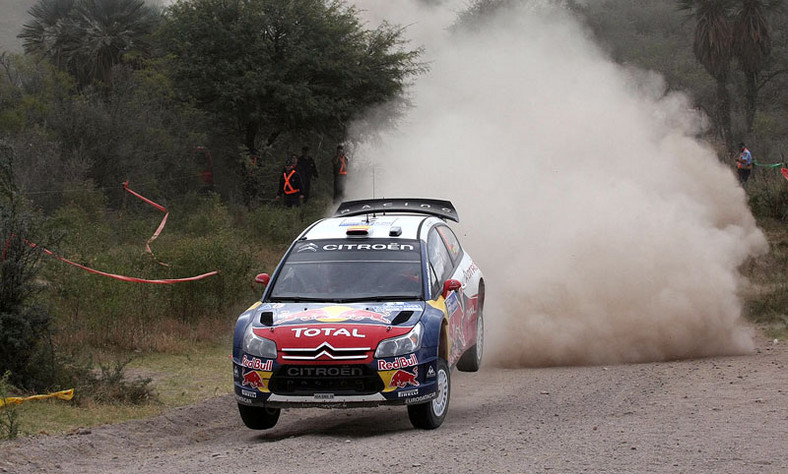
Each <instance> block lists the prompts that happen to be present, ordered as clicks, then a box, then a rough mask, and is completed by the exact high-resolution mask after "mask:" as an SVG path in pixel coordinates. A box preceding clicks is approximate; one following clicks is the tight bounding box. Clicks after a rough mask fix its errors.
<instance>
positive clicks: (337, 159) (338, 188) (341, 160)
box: [331, 145, 350, 202]
mask: <svg viewBox="0 0 788 474" xmlns="http://www.w3.org/2000/svg"><path fill="white" fill-rule="evenodd" d="M349 163H350V159H349V158H348V157H347V155H345V148H344V147H343V146H342V145H339V146H337V154H336V155H335V156H334V158H332V159H331V164H332V165H333V167H334V202H339V201H341V200H342V198H343V197H344V196H345V181H346V180H347V169H348V165H349Z"/></svg>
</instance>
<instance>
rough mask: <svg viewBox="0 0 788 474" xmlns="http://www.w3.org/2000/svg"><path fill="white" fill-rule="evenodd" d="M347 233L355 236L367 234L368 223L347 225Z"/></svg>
mask: <svg viewBox="0 0 788 474" xmlns="http://www.w3.org/2000/svg"><path fill="white" fill-rule="evenodd" d="M346 234H347V235H350V236H355V237H365V236H367V235H369V226H368V225H356V226H353V227H348V229H347V232H346Z"/></svg>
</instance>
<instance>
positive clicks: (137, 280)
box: [25, 241, 219, 285]
mask: <svg viewBox="0 0 788 474" xmlns="http://www.w3.org/2000/svg"><path fill="white" fill-rule="evenodd" d="M25 243H26V244H27V245H29V246H30V247H32V248H34V249H35V248H37V249H41V251H42V252H44V253H45V254H47V255H51V256H53V257H55V258H56V259H58V260H60V261H61V262H65V263H67V264H69V265H73V266H75V267H77V268H81V269H83V270H85V271H86V272H90V273H95V274H96V275H101V276H105V277H109V278H114V279H116V280H121V281H130V282H134V283H152V284H156V285H171V284H173V283H183V282H186V281H197V280H202V279H203V278H208V277H210V276H214V275H217V274H218V273H219V271H218V270H214V271H212V272H208V273H203V274H202V275H197V276H193V277H187V278H168V279H163V280H145V279H143V278H134V277H128V276H124V275H116V274H114V273H107V272H102V271H99V270H94V269H92V268H88V267H86V266H84V265H80V264H78V263H76V262H72V261H71V260H68V259H66V258H63V257H61V256H60V255H58V254H56V253H54V252H52V251H51V250H48V249H45V248H44V247H39V246H38V245H36V244H34V243H33V242H28V241H25Z"/></svg>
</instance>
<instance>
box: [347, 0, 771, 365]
mask: <svg viewBox="0 0 788 474" xmlns="http://www.w3.org/2000/svg"><path fill="white" fill-rule="evenodd" d="M435 3H437V6H435ZM356 5H357V7H358V8H359V9H360V10H361V14H362V15H363V17H364V19H365V20H366V21H367V24H368V25H369V26H370V27H375V26H377V25H378V24H380V22H381V21H383V20H387V21H389V22H392V23H396V24H401V25H406V26H407V30H406V31H407V34H408V35H409V37H410V38H411V41H412V42H411V46H413V47H416V46H419V45H422V46H424V48H425V56H424V57H425V59H426V60H427V61H428V62H429V66H430V72H429V73H428V74H426V75H424V76H422V77H420V78H418V79H417V80H416V81H415V83H414V84H413V86H412V87H411V88H410V89H409V91H408V96H409V98H410V99H411V101H412V103H413V108H412V109H411V110H410V111H409V112H408V114H407V116H406V117H404V118H403V119H402V120H401V123H400V124H399V126H398V127H397V129H396V130H390V131H388V132H385V133H384V134H383V136H382V138H381V139H380V140H376V141H368V142H364V141H362V142H360V143H357V144H356V145H355V146H354V148H353V155H352V157H351V163H352V165H353V168H354V169H353V174H352V175H351V182H350V185H349V188H350V189H352V190H354V191H353V194H354V195H352V196H350V197H351V198H369V197H373V196H375V197H413V196H419V197H433V198H443V199H448V200H450V201H452V202H453V203H454V204H455V206H456V207H457V209H458V211H459V215H460V220H461V224H460V225H459V226H455V230H457V232H458V234H459V235H460V236H461V240H462V241H463V242H464V243H465V246H466V249H467V250H468V251H469V253H470V254H471V255H472V256H473V258H474V259H475V260H476V261H477V262H478V264H479V266H480V267H481V269H482V271H483V273H484V275H485V281H486V287H487V295H486V304H485V308H484V317H485V322H486V324H487V328H488V331H487V333H486V335H487V339H486V345H485V346H486V347H485V351H486V354H487V355H486V361H487V363H493V364H496V365H499V366H506V367H534V366H548V365H588V364H615V363H630V362H645V361H660V360H674V359H683V358H691V357H703V356H711V355H720V354H747V353H750V352H751V351H752V350H753V347H754V342H753V332H752V329H751V328H750V327H748V326H747V324H746V323H745V322H744V320H743V318H742V302H741V299H740V297H739V294H740V292H741V290H742V289H743V288H744V285H746V281H745V280H744V279H743V278H742V277H741V275H740V273H739V271H738V268H739V266H740V265H741V264H742V263H743V262H744V261H746V260H747V259H748V258H750V257H751V256H756V255H760V254H762V253H764V252H766V251H767V250H768V248H767V243H766V240H765V238H764V236H763V234H762V232H761V231H760V230H759V229H758V228H757V226H756V224H755V220H754V218H753V216H752V214H751V213H750V211H749V209H748V207H747V204H746V199H745V193H744V191H743V190H742V189H741V187H740V186H739V185H738V184H737V181H736V179H735V177H734V174H733V170H732V167H731V166H730V165H727V164H722V163H720V162H719V161H718V159H717V157H716V156H715V154H714V152H713V150H712V149H711V147H710V146H709V145H708V144H707V143H705V142H704V141H703V140H702V139H700V138H698V137H699V136H701V134H702V131H703V127H704V124H705V123H707V122H708V121H707V120H705V118H704V117H702V116H700V115H698V112H697V111H695V110H693V108H692V106H691V101H690V100H689V98H688V97H686V96H685V95H683V94H680V93H666V88H665V85H664V82H663V81H662V79H661V78H660V76H659V75H658V74H656V73H654V72H649V71H642V70H636V69H632V68H630V67H623V66H621V65H618V64H615V63H614V62H613V61H612V60H611V59H610V58H609V57H607V56H606V54H605V53H604V52H603V50H602V49H601V48H599V47H598V46H597V45H596V44H595V43H594V41H593V38H592V36H591V34H590V33H589V32H588V31H586V30H585V29H584V28H583V27H582V26H581V24H580V23H579V22H578V21H576V20H575V19H573V18H572V16H571V15H570V14H569V13H568V12H567V11H566V10H564V9H562V8H561V7H560V5H559V6H556V5H555V3H550V2H547V1H530V2H522V3H521V5H522V6H521V7H520V8H517V9H513V10H507V11H505V12H502V14H501V15H499V16H498V17H496V18H491V19H489V20H488V21H486V22H485V23H483V24H481V25H479V27H478V28H475V29H474V30H473V31H468V30H460V31H457V30H454V31H451V30H449V29H448V27H449V26H451V25H452V24H453V23H454V22H455V21H456V19H457V13H458V12H460V11H462V10H463V9H464V8H465V7H467V5H468V2H466V1H465V0H460V1H455V0H446V1H443V2H434V3H433V6H425V4H424V2H419V1H417V0H398V1H397V2H391V1H385V0H358V1H357V2H356ZM378 113H379V112H378ZM370 116H371V117H374V116H375V114H374V113H372V114H370ZM368 125H369V121H366V120H365V121H359V123H358V124H357V125H356V128H354V131H353V135H354V136H357V137H364V136H366V135H367V134H366V133H365V132H366V130H365V127H367V126H368Z"/></svg>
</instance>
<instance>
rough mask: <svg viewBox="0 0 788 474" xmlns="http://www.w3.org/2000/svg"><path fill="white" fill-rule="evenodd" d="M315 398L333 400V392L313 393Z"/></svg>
mask: <svg viewBox="0 0 788 474" xmlns="http://www.w3.org/2000/svg"><path fill="white" fill-rule="evenodd" d="M314 397H315V400H333V399H334V394H333V393H316V394H315V395H314Z"/></svg>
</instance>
